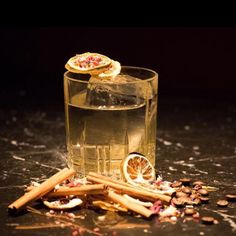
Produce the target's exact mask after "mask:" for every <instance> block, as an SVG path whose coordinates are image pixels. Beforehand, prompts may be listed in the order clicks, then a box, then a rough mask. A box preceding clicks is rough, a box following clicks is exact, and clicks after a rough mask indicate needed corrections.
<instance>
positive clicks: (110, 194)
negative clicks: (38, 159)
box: [8, 168, 171, 217]
mask: <svg viewBox="0 0 236 236" xmlns="http://www.w3.org/2000/svg"><path fill="white" fill-rule="evenodd" d="M75 174H76V173H75V171H74V170H73V169H68V168H65V169H63V170H61V171H59V172H58V173H56V174H55V175H53V176H52V177H50V178H49V179H47V180H46V181H45V182H43V183H42V184H40V185H39V186H36V187H32V188H30V189H29V188H28V190H29V191H28V192H27V193H25V194H24V195H23V196H21V197H20V198H18V199H17V200H16V201H14V202H13V203H12V204H10V205H9V206H8V210H9V212H10V213H12V212H13V213H15V212H17V211H18V210H20V209H22V208H24V207H25V206H26V205H28V204H29V203H31V202H34V201H36V200H37V199H40V198H42V197H47V198H57V197H65V196H71V195H74V196H98V195H103V196H105V198H106V199H109V201H111V202H114V203H117V204H119V205H120V206H121V207H124V208H127V209H128V210H130V211H133V212H135V213H138V214H140V215H142V216H145V217H150V216H151V215H152V211H151V210H150V209H149V208H148V207H147V205H148V204H140V202H142V201H144V202H142V203H145V201H150V202H155V201H157V200H161V201H162V202H163V203H164V204H167V203H169V202H170V201H171V197H170V196H167V195H164V194H160V193H155V192H151V191H148V190H145V189H140V188H138V187H135V186H133V185H130V184H128V183H125V182H123V181H117V180H113V179H112V178H110V177H107V176H103V175H101V174H97V173H93V172H90V173H89V174H88V175H87V177H86V179H87V183H88V184H85V185H81V186H76V187H68V186H64V185H63V186H59V188H55V187H56V186H57V185H58V184H61V183H62V182H64V181H65V180H67V179H70V178H72V177H73V176H75ZM127 195H128V197H127Z"/></svg>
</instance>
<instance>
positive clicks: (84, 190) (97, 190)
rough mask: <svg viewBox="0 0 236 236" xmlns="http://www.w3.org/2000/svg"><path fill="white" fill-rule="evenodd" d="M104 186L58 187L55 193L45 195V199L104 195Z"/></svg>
mask: <svg viewBox="0 0 236 236" xmlns="http://www.w3.org/2000/svg"><path fill="white" fill-rule="evenodd" d="M105 192H106V186H105V185H104V184H91V185H82V186H79V187H60V188H59V189H57V190H55V191H51V192H49V193H48V194H46V195H45V196H46V197H61V196H69V195H76V196H80V195H84V194H104V193H105Z"/></svg>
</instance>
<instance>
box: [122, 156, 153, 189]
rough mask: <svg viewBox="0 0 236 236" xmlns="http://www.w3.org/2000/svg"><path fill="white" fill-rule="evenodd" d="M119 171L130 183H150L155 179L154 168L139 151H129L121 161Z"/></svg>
mask: <svg viewBox="0 0 236 236" xmlns="http://www.w3.org/2000/svg"><path fill="white" fill-rule="evenodd" d="M121 173H122V175H123V178H124V180H125V181H126V182H128V183H130V184H132V185H143V184H150V183H151V182H152V181H154V180H155V178H156V176H155V169H154V167H153V165H152V164H151V162H150V161H149V160H148V159H147V158H146V157H145V156H143V155H142V154H140V153H130V154H129V155H128V156H127V157H126V158H125V159H124V160H123V161H122V163H121Z"/></svg>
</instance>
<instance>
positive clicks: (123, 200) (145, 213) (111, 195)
mask: <svg viewBox="0 0 236 236" xmlns="http://www.w3.org/2000/svg"><path fill="white" fill-rule="evenodd" d="M107 196H108V197H109V198H110V199H111V200H112V201H113V202H116V203H119V204H121V205H123V206H124V207H126V208H128V209H129V210H132V211H134V212H136V213H139V214H141V215H143V216H145V217H147V218H148V217H150V216H151V215H152V212H151V211H150V210H148V209H147V208H146V207H144V206H141V205H139V204H137V203H134V202H131V201H129V200H128V199H126V198H124V197H123V196H121V195H119V194H117V193H115V192H113V191H111V190H109V191H108V195H107Z"/></svg>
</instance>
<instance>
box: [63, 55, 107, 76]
mask: <svg viewBox="0 0 236 236" xmlns="http://www.w3.org/2000/svg"><path fill="white" fill-rule="evenodd" d="M111 63H112V60H111V59H110V58H109V57H107V56H104V55H102V54H99V53H91V52H86V53H82V54H77V55H76V56H74V57H71V58H70V59H69V60H68V61H67V63H66V65H65V68H66V69H67V70H68V71H70V72H73V73H80V74H91V75H97V74H101V73H103V72H104V71H106V70H107V69H108V68H109V66H110V64H111Z"/></svg>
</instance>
